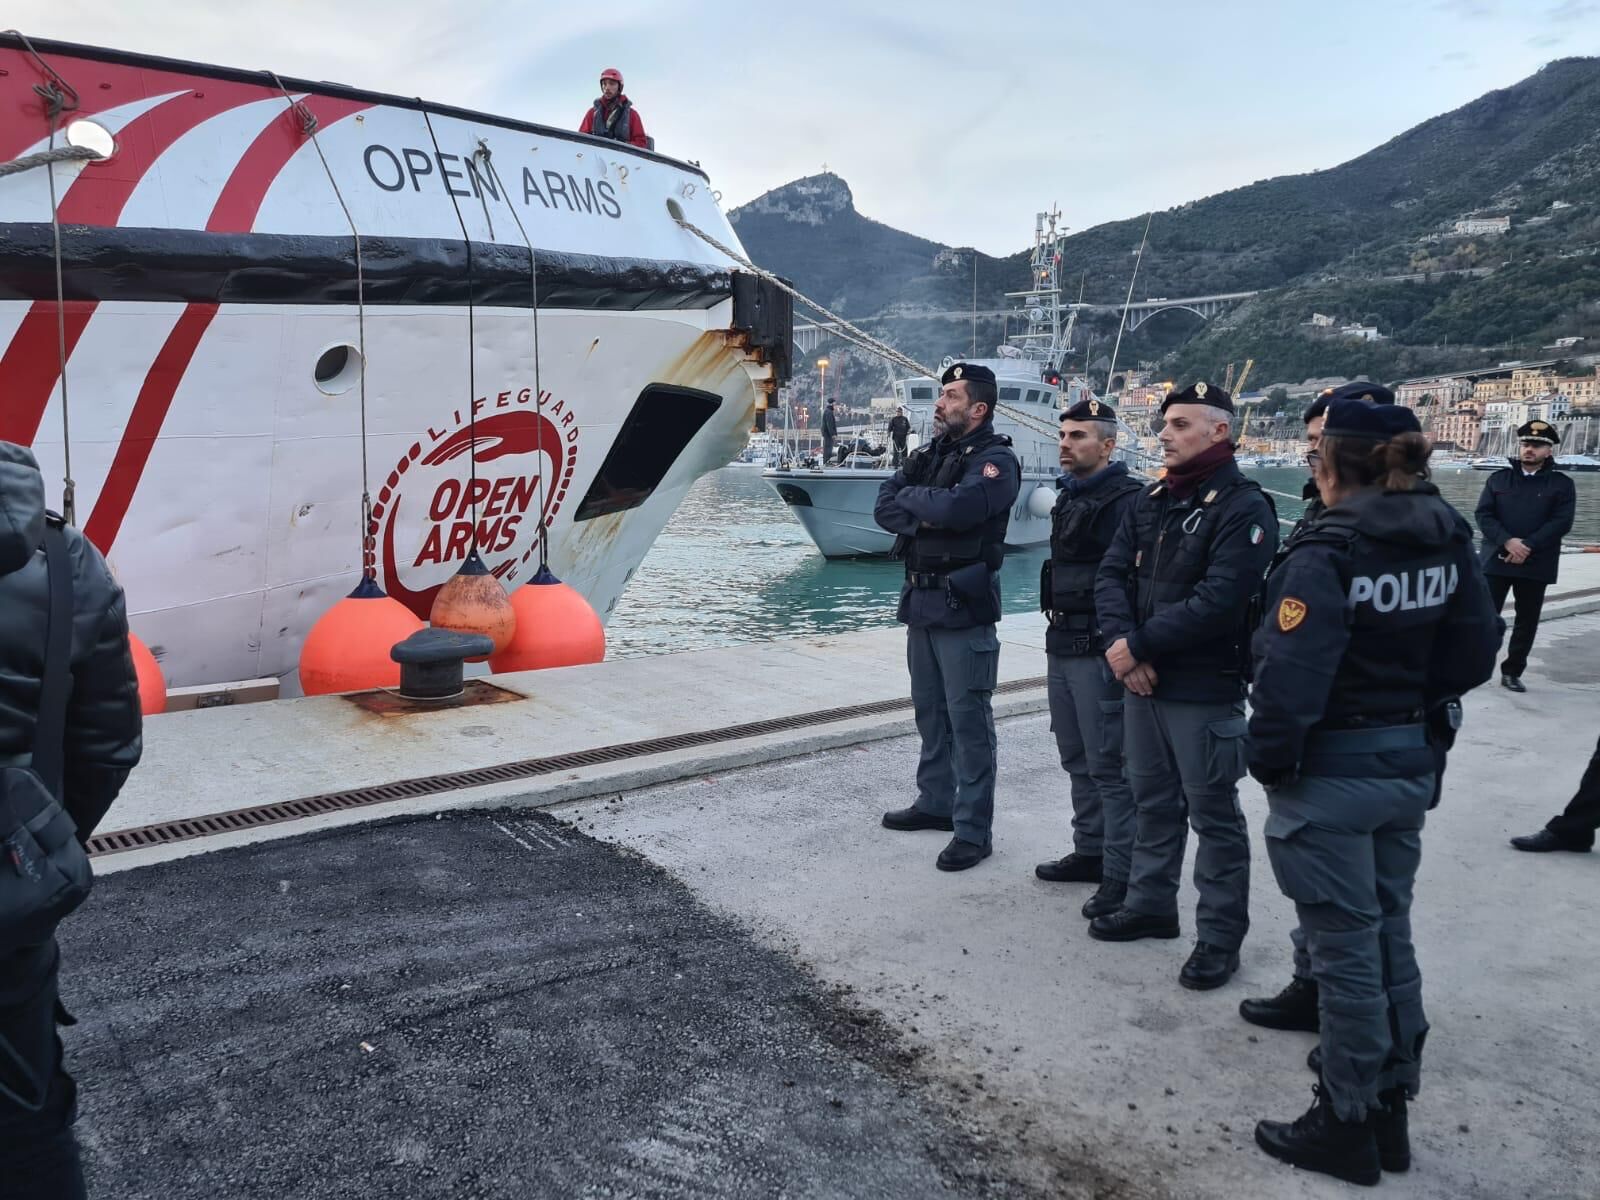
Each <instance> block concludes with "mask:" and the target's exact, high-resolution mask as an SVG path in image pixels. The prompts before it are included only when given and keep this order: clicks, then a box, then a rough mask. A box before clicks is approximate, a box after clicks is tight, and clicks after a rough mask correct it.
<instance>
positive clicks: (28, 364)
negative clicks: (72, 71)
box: [0, 82, 270, 446]
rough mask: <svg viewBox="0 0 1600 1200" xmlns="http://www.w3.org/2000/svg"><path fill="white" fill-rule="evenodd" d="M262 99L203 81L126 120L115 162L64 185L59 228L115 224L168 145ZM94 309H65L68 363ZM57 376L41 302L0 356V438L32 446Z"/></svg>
mask: <svg viewBox="0 0 1600 1200" xmlns="http://www.w3.org/2000/svg"><path fill="white" fill-rule="evenodd" d="M155 90H157V91H160V90H166V89H160V88H156V89H155ZM263 95H270V93H267V92H263V91H262V89H260V88H253V87H246V86H244V85H243V84H237V83H221V84H220V86H211V85H210V83H209V82H208V85H207V87H206V88H205V89H204V90H203V91H193V92H185V93H183V94H182V95H180V96H174V97H173V98H172V99H171V100H168V101H166V102H165V103H164V104H158V105H156V106H155V107H154V108H153V109H151V110H150V111H149V112H147V113H143V114H141V115H140V116H138V117H136V118H134V119H133V120H132V121H129V122H128V124H127V125H126V126H125V127H124V128H123V130H122V132H121V133H120V134H118V135H117V153H116V156H115V157H114V158H113V159H112V160H111V161H110V162H108V163H106V164H104V165H103V166H97V167H94V168H85V170H84V172H83V173H82V174H80V175H79V176H78V178H77V179H75V180H73V181H72V183H71V184H70V185H69V186H68V188H67V191H66V195H64V196H63V197H62V198H61V201H60V203H59V205H58V206H57V212H58V213H59V214H60V219H61V222H62V224H67V225H115V224H116V223H117V219H118V218H119V217H121V215H122V210H123V209H124V208H125V207H127V204H128V198H129V197H130V196H132V195H133V190H134V188H136V187H138V186H139V181H140V180H141V179H143V178H144V176H145V173H146V172H148V171H149V169H150V168H151V166H152V165H154V163H155V161H156V160H157V159H158V158H160V156H161V155H162V154H163V153H165V152H166V150H167V149H168V148H169V147H170V146H171V145H172V143H173V142H175V141H177V140H178V138H180V137H182V136H183V135H184V134H185V133H187V132H189V130H191V129H193V128H195V126H197V125H199V124H200V123H201V122H202V121H205V120H207V119H208V118H210V117H214V116H216V115H217V114H218V113H220V112H224V111H226V110H227V109H230V108H237V107H238V106H239V105H240V104H243V103H245V102H246V101H248V100H253V99H259V98H260V97H261V96H263ZM96 306H97V305H96V302H95V301H81V302H79V301H74V302H72V303H69V304H68V305H67V354H68V356H69V357H70V356H71V354H72V350H73V347H74V346H76V345H77V342H78V337H79V335H81V334H82V333H83V329H84V326H85V325H87V324H88V323H89V318H90V317H91V316H93V315H94V311H95V308H96ZM36 318H39V319H36ZM74 325H75V326H76V329H74ZM60 378H61V360H60V354H59V350H58V347H57V345H56V322H55V305H54V304H52V303H50V302H49V301H40V302H37V303H35V304H34V306H33V307H32V308H31V309H30V310H29V312H28V315H27V316H26V317H25V318H23V322H22V325H21V326H20V327H19V328H18V329H17V332H16V335H15V336H14V337H13V338H12V339H11V344H10V345H9V346H7V347H6V352H5V356H4V358H0V384H3V388H4V396H5V400H4V411H0V436H3V437H4V438H5V440H7V441H11V442H19V443H21V444H22V445H24V446H27V445H31V444H32V442H33V439H34V437H35V436H36V435H37V434H38V432H39V422H40V421H41V420H43V419H44V410H45V408H46V407H47V406H48V405H49V403H50V396H51V393H53V392H54V391H55V388H56V381H57V380H59V379H60Z"/></svg>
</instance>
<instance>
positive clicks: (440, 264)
mask: <svg viewBox="0 0 1600 1200" xmlns="http://www.w3.org/2000/svg"><path fill="white" fill-rule="evenodd" d="M61 252H62V277H63V282H64V286H65V292H66V298H67V299H68V300H91V301H105V300H140V301H157V302H169V303H174V304H207V303H209V304H339V305H349V304H354V303H356V298H357V288H356V259H355V243H354V241H353V239H351V238H349V237H320V236H319V237H312V236H302V235H299V234H273V233H243V234H241V233H207V232H204V231H201V230H185V229H129V228H124V227H121V226H102V225H66V226H63V227H62V230H61ZM361 257H362V272H363V275H364V276H365V283H366V288H365V299H366V302H367V303H368V304H374V305H393V304H414V305H448V306H460V305H464V304H467V303H469V302H471V303H473V304H483V305H490V306H497V307H514V308H527V307H529V306H530V304H531V300H532V281H531V279H530V276H529V272H528V250H527V247H525V246H506V245H502V244H500V243H497V242H473V243H472V244H471V253H470V259H471V262H470V269H469V263H468V258H469V254H468V245H467V243H465V242H463V241H461V240H459V239H456V240H445V239H438V238H395V237H363V238H362V239H361ZM538 260H539V307H540V308H605V309H617V310H623V311H627V310H638V309H674V308H710V307H711V306H712V305H714V304H717V303H719V302H721V301H723V300H727V299H729V298H731V297H732V296H733V286H734V285H733V278H734V272H733V270H732V268H731V267H728V268H716V267H708V266H705V265H704V264H700V263H687V262H674V261H667V260H663V259H645V258H611V257H606V256H603V255H597V254H565V253H558V252H555V251H544V250H541V251H539V252H538ZM55 298H56V281H55V260H54V256H53V248H52V242H51V235H50V227H49V226H48V225H40V224H36V223H26V224H22V223H9V224H8V223H0V300H52V301H53V300H54V299H55Z"/></svg>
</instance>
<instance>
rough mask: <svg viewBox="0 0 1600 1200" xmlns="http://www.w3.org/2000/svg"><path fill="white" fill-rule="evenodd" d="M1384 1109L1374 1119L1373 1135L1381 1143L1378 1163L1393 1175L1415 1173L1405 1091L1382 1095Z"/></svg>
mask: <svg viewBox="0 0 1600 1200" xmlns="http://www.w3.org/2000/svg"><path fill="white" fill-rule="evenodd" d="M1378 1102H1379V1103H1380V1104H1382V1105H1383V1108H1382V1109H1381V1110H1380V1111H1378V1112H1376V1113H1374V1114H1373V1115H1372V1133H1373V1136H1374V1137H1376V1138H1377V1141H1378V1162H1379V1164H1380V1165H1381V1166H1382V1167H1383V1169H1384V1170H1385V1171H1388V1172H1389V1173H1390V1174H1391V1175H1399V1174H1401V1173H1403V1172H1405V1171H1409V1170H1410V1169H1411V1122H1410V1121H1409V1120H1408V1119H1407V1117H1406V1090H1405V1088H1390V1089H1389V1090H1388V1091H1386V1092H1379V1093H1378Z"/></svg>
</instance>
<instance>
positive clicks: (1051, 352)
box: [762, 212, 1139, 558]
mask: <svg viewBox="0 0 1600 1200" xmlns="http://www.w3.org/2000/svg"><path fill="white" fill-rule="evenodd" d="M1059 218H1060V214H1059V213H1054V212H1051V213H1040V214H1039V215H1038V219H1037V221H1036V223H1035V226H1034V245H1033V258H1032V272H1033V274H1032V281H1033V284H1034V286H1033V287H1031V288H1030V289H1029V290H1027V291H1023V292H1012V293H1008V294H1007V298H1008V299H1012V300H1016V301H1018V302H1019V303H1020V307H1021V313H1022V315H1023V317H1024V319H1025V321H1026V328H1025V329H1024V331H1023V332H1022V333H1019V334H1014V335H1013V336H1012V337H1010V338H1009V339H1007V342H1006V344H1005V345H1003V346H1000V347H997V348H996V356H995V357H993V358H982V359H973V360H968V361H974V362H978V363H981V364H982V365H984V366H986V367H988V368H990V369H991V370H992V371H993V372H994V373H995V381H996V384H997V386H998V390H999V404H998V405H997V407H996V411H995V422H994V425H995V430H996V432H998V433H1003V434H1007V435H1009V436H1010V437H1011V440H1012V448H1013V449H1014V450H1015V451H1016V454H1017V457H1018V459H1020V460H1021V463H1022V488H1021V490H1020V491H1019V492H1018V494H1017V500H1016V504H1015V505H1014V506H1013V507H1012V510H1011V521H1010V524H1009V526H1008V527H1007V530H1006V544H1007V545H1008V546H1011V547H1022V546H1038V545H1043V544H1044V543H1046V542H1048V541H1049V540H1050V511H1051V508H1052V507H1053V506H1054V504H1055V496H1056V489H1055V481H1056V478H1057V476H1058V475H1059V474H1060V465H1059V464H1060V449H1059V439H1060V432H1059V429H1060V427H1059V422H1060V415H1061V409H1062V407H1063V406H1064V405H1070V404H1075V403H1077V401H1078V400H1079V399H1080V398H1082V397H1083V396H1086V395H1088V394H1089V391H1088V385H1087V384H1086V383H1085V382H1084V381H1083V380H1082V379H1078V378H1070V377H1069V376H1068V375H1067V374H1066V362H1065V360H1066V357H1067V354H1068V352H1069V351H1070V349H1071V340H1072V327H1073V324H1074V321H1075V318H1076V310H1075V309H1073V307H1072V306H1071V305H1066V304H1063V303H1062V300H1061V243H1062V241H1063V240H1064V238H1065V231H1064V230H1062V231H1060V232H1058V230H1057V222H1058V221H1059ZM954 361H955V360H954V359H951V358H947V359H945V361H944V364H943V365H944V366H946V367H948V366H949V365H950V364H951V363H952V362H954ZM938 394H939V381H938V380H937V379H934V378H932V377H929V376H922V377H913V378H909V379H901V380H899V381H898V382H896V383H895V385H894V396H895V400H896V401H897V402H898V403H899V404H902V405H904V406H905V407H906V409H907V412H908V414H909V416H910V418H911V427H912V435H911V440H910V441H909V445H910V446H911V447H913V448H914V447H915V446H917V445H918V444H924V443H926V442H928V441H930V440H931V439H932V438H933V436H934V435H933V405H934V401H935V400H936V399H937V398H938ZM1117 423H1118V428H1119V438H1118V447H1119V448H1118V457H1119V458H1124V459H1126V460H1127V461H1128V462H1129V465H1130V466H1132V465H1133V463H1134V461H1135V460H1136V459H1137V457H1138V446H1139V441H1138V437H1137V436H1136V435H1135V434H1134V432H1133V430H1132V429H1131V428H1129V427H1128V425H1127V424H1126V423H1125V422H1123V421H1122V420H1121V419H1120V418H1119V419H1118V422H1117ZM865 440H866V441H867V442H868V447H869V452H868V453H854V454H851V455H850V457H849V458H847V459H846V461H845V464H844V465H842V466H832V465H825V464H820V463H817V464H814V465H799V466H788V467H782V468H778V469H774V470H768V471H764V472H762V478H763V479H765V480H766V481H767V482H768V483H769V484H771V485H772V488H773V490H774V491H776V492H777V493H778V495H779V496H780V497H782V499H783V500H784V502H785V503H786V504H788V505H789V510H790V511H791V512H792V513H793V514H794V516H795V518H796V519H797V520H798V521H799V522H800V524H801V525H802V526H803V527H804V528H805V531H806V533H807V534H808V535H810V537H811V540H812V541H813V542H815V543H816V545H817V549H818V550H820V551H822V553H823V555H824V556H826V557H828V558H866V557H879V556H883V555H887V554H888V553H889V552H890V551H891V550H892V549H893V546H894V535H893V534H891V533H889V532H887V531H886V530H884V529H882V528H880V527H879V526H878V524H877V522H876V521H874V520H873V518H872V510H873V507H874V506H875V504H876V502H877V497H878V488H879V487H880V486H881V485H882V483H883V481H884V480H886V479H888V478H890V476H891V475H893V473H894V471H893V469H892V463H891V459H890V455H889V454H888V452H887V451H886V452H885V453H883V454H876V453H871V452H870V451H871V450H876V449H877V448H878V447H880V446H883V445H884V444H885V443H887V441H888V438H887V435H886V434H879V435H878V436H876V437H872V438H867V439H865ZM857 444H858V445H859V443H857Z"/></svg>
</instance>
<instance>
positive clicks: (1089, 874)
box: [1033, 852, 1100, 883]
mask: <svg viewBox="0 0 1600 1200" xmlns="http://www.w3.org/2000/svg"><path fill="white" fill-rule="evenodd" d="M1033 873H1034V874H1035V875H1037V876H1038V877H1039V878H1040V879H1042V880H1044V881H1045V882H1046V883H1099V882H1100V856H1099V855H1098V854H1078V853H1076V852H1074V853H1072V854H1069V855H1067V856H1066V857H1065V858H1058V859H1056V860H1055V861H1054V862H1047V863H1040V864H1039V865H1038V866H1037V867H1035V868H1034V869H1033Z"/></svg>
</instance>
